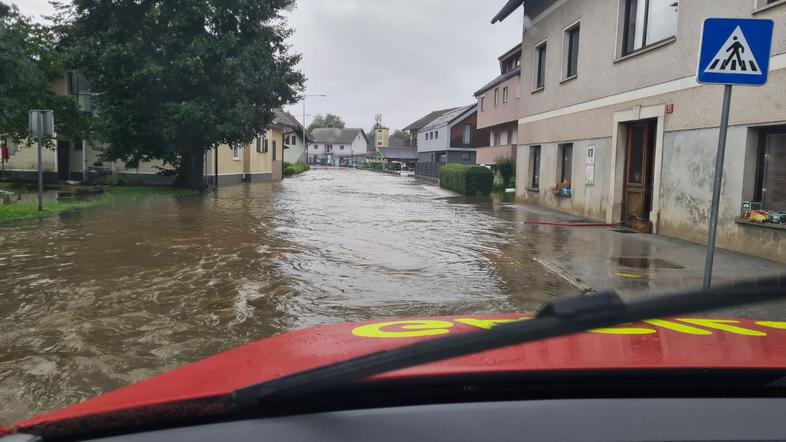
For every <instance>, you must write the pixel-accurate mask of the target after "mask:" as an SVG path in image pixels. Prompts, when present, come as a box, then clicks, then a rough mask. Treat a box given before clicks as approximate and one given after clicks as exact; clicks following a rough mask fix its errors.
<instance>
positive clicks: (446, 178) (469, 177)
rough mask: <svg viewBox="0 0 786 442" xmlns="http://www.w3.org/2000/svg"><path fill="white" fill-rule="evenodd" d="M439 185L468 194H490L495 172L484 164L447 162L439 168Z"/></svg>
mask: <svg viewBox="0 0 786 442" xmlns="http://www.w3.org/2000/svg"><path fill="white" fill-rule="evenodd" d="M439 185H440V186H441V187H443V188H445V189H448V190H453V191H455V192H458V193H460V194H462V195H467V196H488V195H489V194H490V193H491V190H492V187H493V185H494V174H493V173H492V172H491V171H490V170H489V169H487V168H485V167H483V166H466V165H463V164H446V165H444V166H442V167H441V168H440V169H439Z"/></svg>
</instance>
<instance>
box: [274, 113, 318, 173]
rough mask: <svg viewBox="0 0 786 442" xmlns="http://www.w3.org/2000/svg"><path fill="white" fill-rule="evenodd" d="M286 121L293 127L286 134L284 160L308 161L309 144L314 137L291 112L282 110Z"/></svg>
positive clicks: (293, 161) (294, 161) (289, 161)
mask: <svg viewBox="0 0 786 442" xmlns="http://www.w3.org/2000/svg"><path fill="white" fill-rule="evenodd" d="M281 114H282V115H283V117H284V121H286V123H287V124H288V126H289V127H290V128H291V129H292V132H288V133H287V134H286V135H285V136H284V161H285V162H287V163H292V164H295V163H301V164H303V163H306V162H307V161H308V158H307V150H308V145H309V144H310V143H311V142H313V141H314V137H312V136H311V133H310V132H309V131H308V130H306V128H305V127H304V126H303V125H302V124H301V123H300V122H299V121H298V120H297V118H295V117H294V116H293V115H292V114H290V113H289V112H281Z"/></svg>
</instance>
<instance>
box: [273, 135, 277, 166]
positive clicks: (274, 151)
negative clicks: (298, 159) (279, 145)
mask: <svg viewBox="0 0 786 442" xmlns="http://www.w3.org/2000/svg"><path fill="white" fill-rule="evenodd" d="M273 161H276V140H273Z"/></svg>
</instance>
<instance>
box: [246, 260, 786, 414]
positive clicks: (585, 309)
mask: <svg viewBox="0 0 786 442" xmlns="http://www.w3.org/2000/svg"><path fill="white" fill-rule="evenodd" d="M780 299H786V276H781V277H777V278H770V279H761V280H756V281H748V282H744V283H738V284H733V285H730V286H726V287H721V288H715V289H710V290H701V291H690V292H686V293H682V294H676V295H669V296H660V297H656V298H650V299H645V300H642V301H637V302H634V303H629V304H626V303H624V302H622V300H621V299H620V297H619V296H618V295H617V294H616V293H615V292H603V293H597V294H592V295H586V296H581V297H577V298H566V299H561V300H556V301H554V302H552V303H551V304H549V305H548V306H546V307H545V308H544V309H543V310H541V312H540V313H539V314H538V315H537V316H536V317H535V318H534V319H532V320H529V321H522V322H515V323H511V324H504V325H499V326H496V327H494V328H493V329H491V330H487V331H482V332H474V333H467V334H461V335H454V336H448V337H445V338H440V339H434V340H430V341H424V342H419V343H416V344H412V345H409V346H406V347H401V348H397V349H393V350H387V351H381V352H378V353H372V354H370V355H366V356H361V357H358V358H355V359H350V360H347V361H344V362H339V363H335V364H332V365H328V366H325V367H320V368H316V369H313V370H308V371H305V372H302V373H297V374H294V375H290V376H286V377H283V378H279V379H276V380H273V381H268V382H265V383H262V384H259V385H254V386H251V387H247V388H243V389H240V390H237V391H236V392H235V393H234V394H233V401H234V402H235V403H236V405H240V406H266V405H269V406H275V404H276V403H278V402H279V401H282V400H292V399H294V398H297V397H302V396H309V395H316V394H319V393H321V392H325V391H331V390H336V389H339V388H341V387H342V386H346V385H351V384H354V383H356V382H359V381H362V380H364V379H367V378H369V377H371V376H375V375H379V374H383V373H388V372H391V371H396V370H401V369H404V368H410V367H414V366H418V365H423V364H428V363H432V362H437V361H441V360H445V359H450V358H455V357H459V356H466V355H471V354H474V353H480V352H484V351H488V350H494V349H498V348H502V347H507V346H511V345H516V344H523V343H529V342H535V341H540V340H543V339H547V338H556V337H561V336H567V335H572V334H576V333H581V332H584V331H588V330H594V329H598V328H607V327H613V326H617V325H621V324H626V323H630V322H638V321H643V320H647V319H654V318H661V317H672V316H678V315H685V314H689V313H699V312H704V311H708V310H715V309H721V308H727V307H735V306H741V305H749V304H755V303H761V302H767V301H776V300H780Z"/></svg>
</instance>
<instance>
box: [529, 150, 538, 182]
mask: <svg viewBox="0 0 786 442" xmlns="http://www.w3.org/2000/svg"><path fill="white" fill-rule="evenodd" d="M529 187H530V188H531V189H533V190H537V189H539V188H540V146H530V148H529Z"/></svg>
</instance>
